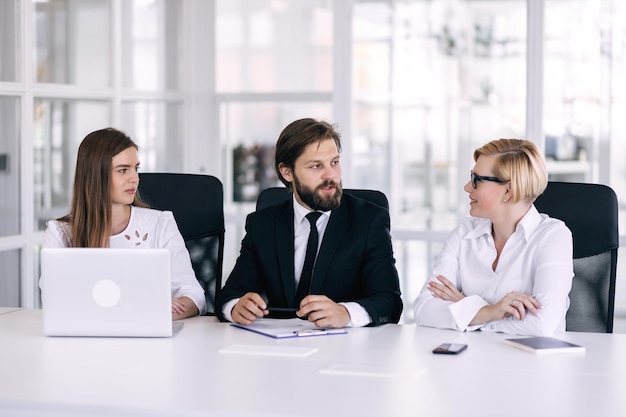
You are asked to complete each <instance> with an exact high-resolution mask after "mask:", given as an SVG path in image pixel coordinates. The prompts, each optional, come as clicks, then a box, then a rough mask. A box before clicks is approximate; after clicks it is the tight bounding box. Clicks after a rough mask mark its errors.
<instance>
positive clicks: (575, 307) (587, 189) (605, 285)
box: [535, 182, 619, 333]
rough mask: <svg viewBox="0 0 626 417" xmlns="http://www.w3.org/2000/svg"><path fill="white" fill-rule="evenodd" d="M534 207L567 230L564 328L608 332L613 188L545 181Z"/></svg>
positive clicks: (614, 236) (614, 237)
mask: <svg viewBox="0 0 626 417" xmlns="http://www.w3.org/2000/svg"><path fill="white" fill-rule="evenodd" d="M535 206H536V207H537V210H539V212H540V213H546V214H548V215H549V216H550V217H554V218H557V219H560V220H563V221H564V222H565V224H566V225H567V227H569V229H570V230H571V231H572V237H573V241H574V281H573V283H572V290H571V292H570V294H569V297H570V307H569V310H568V311H567V316H566V327H567V330H568V331H578V332H595V333H612V332H613V315H614V307H615V276H616V268H617V249H618V247H619V233H618V224H617V196H616V195H615V192H614V191H613V190H612V189H611V188H609V187H607V186H605V185H600V184H581V183H566V182H549V183H548V188H547V189H546V191H544V193H543V194H542V195H540V196H539V198H537V200H536V201H535Z"/></svg>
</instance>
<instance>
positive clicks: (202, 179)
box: [139, 173, 224, 315]
mask: <svg viewBox="0 0 626 417" xmlns="http://www.w3.org/2000/svg"><path fill="white" fill-rule="evenodd" d="M139 179H140V181H139V195H140V196H141V198H142V199H143V200H144V201H145V202H146V203H147V204H148V205H149V206H150V207H151V208H155V209H159V210H169V211H171V212H173V213H174V218H175V219H176V223H177V224H178V228H179V230H180V233H181V235H182V236H183V239H184V240H185V245H186V246H187V249H188V250H189V255H190V257H191V264H192V267H193V270H194V272H195V273H196V277H197V278H198V281H199V282H200V285H202V288H204V292H205V295H206V301H207V313H208V314H211V315H212V314H215V295H216V294H217V292H218V291H219V290H220V289H221V288H222V264H223V259H224V190H223V187H222V183H221V182H220V180H218V179H217V178H215V177H213V176H210V175H196V174H170V173H141V174H140V175H139Z"/></svg>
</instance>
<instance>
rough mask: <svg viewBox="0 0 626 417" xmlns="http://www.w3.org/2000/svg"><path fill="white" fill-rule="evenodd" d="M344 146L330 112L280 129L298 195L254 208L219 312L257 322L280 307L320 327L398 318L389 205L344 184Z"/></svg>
mask: <svg viewBox="0 0 626 417" xmlns="http://www.w3.org/2000/svg"><path fill="white" fill-rule="evenodd" d="M340 151H341V141H340V137H339V134H338V133H337V132H336V131H335V130H334V129H333V127H332V126H331V125H330V124H328V123H326V122H322V121H317V120H314V119H301V120H296V121H295V122H292V123H291V124H289V125H288V126H287V127H286V128H285V129H284V130H283V131H282V132H281V134H280V137H279V138H278V142H277V144H276V158H275V168H276V173H277V175H278V177H279V178H280V180H281V181H282V182H283V183H284V184H285V185H286V186H287V188H289V189H290V190H291V191H292V192H293V198H292V199H290V200H289V201H288V202H285V203H283V204H278V205H275V206H272V207H268V208H265V209H262V210H259V211H257V212H255V213H252V214H250V215H249V216H248V218H247V220H246V236H245V237H244V239H243V241H242V244H241V253H240V255H239V258H238V259H237V262H236V264H235V267H234V269H233V271H232V272H231V274H230V276H229V277H228V280H227V281H226V284H225V286H224V288H222V290H221V291H220V292H219V294H218V296H217V299H216V312H217V314H218V316H219V318H220V319H222V320H229V321H233V322H235V323H240V324H250V323H252V322H253V321H255V320H256V319H257V318H259V317H263V316H266V315H268V314H270V312H271V310H272V308H276V307H278V308H281V309H289V308H291V309H293V311H295V314H296V315H297V316H298V317H301V318H304V317H306V318H308V320H309V321H312V322H315V324H316V325H317V326H318V327H335V328H339V327H346V326H353V327H358V326H366V325H374V326H376V325H380V324H384V323H397V322H398V320H399V319H400V314H401V313H402V300H401V299H400V285H399V282H398V273H397V271H396V268H395V260H394V258H393V250H392V245H391V236H390V234H389V227H390V220H389V213H388V211H387V210H385V209H384V208H382V207H379V206H377V205H375V204H373V203H370V202H367V201H364V200H361V199H358V198H356V197H353V196H351V195H348V194H345V195H343V194H342V186H341V164H340V159H339V152H340ZM312 212H317V213H316V214H312V215H310V213H312ZM307 214H309V216H307ZM311 216H313V217H314V218H313V219H309V217H311ZM314 228H315V229H314ZM316 239H317V242H316ZM307 246H308V247H309V249H308V250H307ZM308 252H311V254H310V255H309V254H308ZM316 252H317V257H316V258H315V254H316ZM313 259H315V260H314V261H313ZM307 265H314V267H313V271H312V274H310V273H307V272H306V270H307V269H308V270H309V271H310V267H308V268H307ZM309 277H310V278H309Z"/></svg>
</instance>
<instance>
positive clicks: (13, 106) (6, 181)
mask: <svg viewBox="0 0 626 417" xmlns="http://www.w3.org/2000/svg"><path fill="white" fill-rule="evenodd" d="M0 30H1V29H0ZM20 103H21V100H20V99H19V98H18V97H11V96H0V126H2V130H1V131H0V196H2V197H0V237H1V236H10V235H17V234H19V233H20V224H21V218H22V216H21V214H20V213H21V210H20V196H21V193H20V186H21V185H22V184H21V182H20V178H21V175H20V168H21V167H20V147H19V144H20V135H21V133H20V128H21V125H20V119H21V117H20V115H21V113H20ZM0 276H2V275H0Z"/></svg>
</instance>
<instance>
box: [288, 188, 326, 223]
mask: <svg viewBox="0 0 626 417" xmlns="http://www.w3.org/2000/svg"><path fill="white" fill-rule="evenodd" d="M291 198H293V222H294V224H296V225H298V224H300V223H302V221H303V220H304V217H305V216H306V215H307V214H309V213H310V212H311V211H310V210H309V209H307V208H306V207H304V206H302V205H301V204H300V203H298V201H297V200H296V195H295V194H292V197H291ZM320 213H322V216H326V217H330V213H331V211H330V210H328V211H320Z"/></svg>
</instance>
